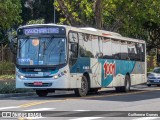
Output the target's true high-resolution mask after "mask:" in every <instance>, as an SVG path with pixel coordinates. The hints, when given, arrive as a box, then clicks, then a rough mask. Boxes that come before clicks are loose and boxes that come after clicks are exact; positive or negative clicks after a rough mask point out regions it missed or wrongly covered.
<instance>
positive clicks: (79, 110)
mask: <svg viewBox="0 0 160 120" xmlns="http://www.w3.org/2000/svg"><path fill="white" fill-rule="evenodd" d="M74 111H91V110H74Z"/></svg>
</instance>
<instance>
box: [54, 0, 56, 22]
mask: <svg viewBox="0 0 160 120" xmlns="http://www.w3.org/2000/svg"><path fill="white" fill-rule="evenodd" d="M54 2H55V0H54ZM55 12H56V9H55V4H54V24H55V23H56V13H55Z"/></svg>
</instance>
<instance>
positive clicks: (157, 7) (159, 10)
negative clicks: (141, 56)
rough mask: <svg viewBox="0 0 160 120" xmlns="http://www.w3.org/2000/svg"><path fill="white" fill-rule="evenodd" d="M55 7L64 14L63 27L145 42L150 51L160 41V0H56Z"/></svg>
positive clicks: (61, 20)
mask: <svg viewBox="0 0 160 120" xmlns="http://www.w3.org/2000/svg"><path fill="white" fill-rule="evenodd" d="M55 5H56V8H57V10H58V11H61V13H62V14H63V17H62V18H61V19H60V23H61V24H63V23H64V24H69V25H73V26H91V27H96V28H99V29H105V30H109V31H114V32H118V33H120V34H122V35H123V36H127V37H133V38H138V39H144V40H146V41H147V42H148V44H147V46H150V47H149V49H151V48H153V46H155V45H156V46H157V43H159V42H158V41H160V40H159V39H160V37H159V36H160V32H159V31H160V30H159V24H160V20H159V18H160V1H159V0H154V1H153V0H147V1H146V0H140V1H138V0H134V1H133V0H94V1H93V0H74V1H73V0H72V1H71V0H65V1H64V0H57V2H56V3H55ZM152 25H153V26H152ZM157 28H158V29H157ZM155 39H157V40H156V41H155ZM159 47H160V46H159Z"/></svg>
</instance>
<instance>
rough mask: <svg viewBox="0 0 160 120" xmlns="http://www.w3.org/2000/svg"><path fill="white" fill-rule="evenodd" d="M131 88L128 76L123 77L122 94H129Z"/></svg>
mask: <svg viewBox="0 0 160 120" xmlns="http://www.w3.org/2000/svg"><path fill="white" fill-rule="evenodd" d="M130 87H131V81H130V77H129V75H126V77H125V83H124V86H123V92H129V91H130Z"/></svg>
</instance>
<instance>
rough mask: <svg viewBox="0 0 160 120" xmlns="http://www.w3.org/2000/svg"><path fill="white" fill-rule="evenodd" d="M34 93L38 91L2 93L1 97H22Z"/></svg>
mask: <svg viewBox="0 0 160 120" xmlns="http://www.w3.org/2000/svg"><path fill="white" fill-rule="evenodd" d="M32 95H36V93H35V92H27V93H9V94H0V98H8V97H20V96H32Z"/></svg>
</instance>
